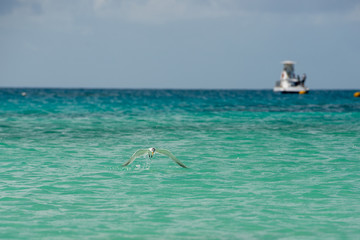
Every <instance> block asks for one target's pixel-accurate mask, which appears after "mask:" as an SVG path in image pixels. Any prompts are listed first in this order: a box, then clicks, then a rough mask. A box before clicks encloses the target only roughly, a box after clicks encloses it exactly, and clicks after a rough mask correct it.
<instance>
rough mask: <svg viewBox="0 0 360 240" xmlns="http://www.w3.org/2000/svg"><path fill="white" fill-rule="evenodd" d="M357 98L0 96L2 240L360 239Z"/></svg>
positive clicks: (60, 92) (198, 93)
mask: <svg viewBox="0 0 360 240" xmlns="http://www.w3.org/2000/svg"><path fill="white" fill-rule="evenodd" d="M22 92H26V93H27V95H26V96H22V95H21V93H22ZM353 93H354V91H312V92H310V93H309V94H307V95H280V94H275V93H273V92H272V91H265V90H264V91H223V90H222V91H220V90H219V91H215V90H214V91H202V90H191V91H190V90H189V91H187V90H182V91H181V90H66V89H0V166H1V167H0V176H1V178H0V179H1V180H0V238H2V239H84V238H93V239H121V238H134V239H159V238H160V239H184V238H190V239H279V238H280V239H281V238H284V239H358V238H360V121H359V120H360V99H359V98H354V97H353ZM148 147H159V148H166V149H168V150H170V151H171V152H173V153H174V154H175V155H176V156H177V157H178V158H179V159H180V160H181V161H182V162H183V163H184V164H186V165H187V166H188V167H189V169H183V168H181V167H179V166H178V165H176V164H174V162H172V161H171V160H170V159H168V158H166V157H164V156H161V155H156V156H155V157H154V158H153V160H152V161H151V163H149V161H148V160H147V159H145V158H138V159H136V160H135V162H134V163H133V164H131V165H130V166H129V167H127V168H122V167H121V164H122V163H124V162H125V161H126V160H128V159H129V158H130V157H131V155H132V154H133V153H134V152H135V151H136V150H137V149H139V148H148ZM149 164H150V165H149Z"/></svg>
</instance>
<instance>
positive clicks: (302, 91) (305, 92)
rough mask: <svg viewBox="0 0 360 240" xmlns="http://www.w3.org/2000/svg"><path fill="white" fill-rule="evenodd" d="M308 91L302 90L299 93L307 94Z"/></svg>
mask: <svg viewBox="0 0 360 240" xmlns="http://www.w3.org/2000/svg"><path fill="white" fill-rule="evenodd" d="M305 93H307V91H300V92H299V94H305Z"/></svg>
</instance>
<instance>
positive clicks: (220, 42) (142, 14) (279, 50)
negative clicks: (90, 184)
mask: <svg viewBox="0 0 360 240" xmlns="http://www.w3.org/2000/svg"><path fill="white" fill-rule="evenodd" d="M283 60H293V61H295V62H296V63H297V64H296V65H295V71H296V73H297V74H299V75H301V74H302V73H306V74H307V75H308V80H307V85H308V86H309V87H310V88H311V89H319V88H320V89H338V88H340V89H344V88H351V89H360V1H359V0H301V1H300V0H77V1H74V0H62V1H56V0H53V1H52V0H0V87H62V88H68V87H71V88H73V87H74V88H186V89H188V88H197V89H198V88H205V89H208V88H222V89H224V88H225V89H270V88H272V87H273V86H274V84H275V81H276V80H278V79H279V77H280V72H281V70H282V65H281V63H280V62H281V61H283Z"/></svg>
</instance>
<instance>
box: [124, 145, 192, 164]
mask: <svg viewBox="0 0 360 240" xmlns="http://www.w3.org/2000/svg"><path fill="white" fill-rule="evenodd" d="M155 152H158V153H160V154H162V155H165V156H167V157H169V158H171V160H173V161H174V162H175V163H177V164H178V165H179V166H181V167H183V168H187V167H186V166H185V165H184V164H183V163H182V162H180V161H179V159H177V158H176V157H175V156H174V154H172V153H171V152H170V151H168V150H166V149H156V148H148V149H139V150H137V151H136V152H135V153H134V154H133V155H132V156H131V158H130V159H129V160H128V161H127V162H126V163H124V164H123V165H122V166H123V167H126V166H128V165H129V164H131V163H132V162H133V161H134V160H135V159H136V158H138V157H141V156H145V155H148V157H149V158H152V157H153V156H154V154H155Z"/></svg>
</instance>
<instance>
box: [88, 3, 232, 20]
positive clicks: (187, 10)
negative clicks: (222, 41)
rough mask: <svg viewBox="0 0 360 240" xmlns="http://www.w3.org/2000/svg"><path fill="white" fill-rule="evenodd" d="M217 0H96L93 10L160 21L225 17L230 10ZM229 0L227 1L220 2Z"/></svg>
mask: <svg viewBox="0 0 360 240" xmlns="http://www.w3.org/2000/svg"><path fill="white" fill-rule="evenodd" d="M219 2H220V1H216V0H204V1H193V0H133V1H124V0H123V1H111V0H107V1H106V0H95V1H94V10H95V12H96V13H97V14H98V15H99V16H102V17H116V18H122V19H126V20H129V21H135V22H143V23H144V22H146V23H149V22H150V23H163V22H167V21H174V20H184V19H185V20H186V19H198V18H216V17H223V16H228V15H230V14H231V9H229V8H226V4H219ZM222 2H224V3H226V2H230V3H231V2H232V1H229V0H225V1H222Z"/></svg>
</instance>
